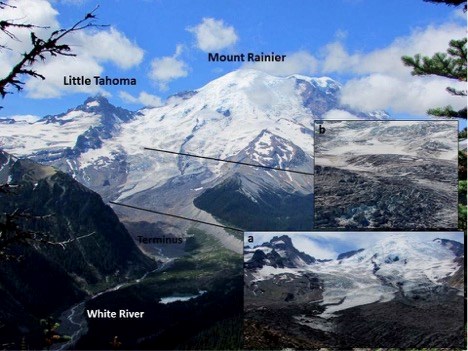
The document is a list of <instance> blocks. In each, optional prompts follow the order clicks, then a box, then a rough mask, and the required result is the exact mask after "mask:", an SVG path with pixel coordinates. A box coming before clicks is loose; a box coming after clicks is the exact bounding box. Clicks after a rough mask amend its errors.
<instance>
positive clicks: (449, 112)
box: [427, 106, 467, 119]
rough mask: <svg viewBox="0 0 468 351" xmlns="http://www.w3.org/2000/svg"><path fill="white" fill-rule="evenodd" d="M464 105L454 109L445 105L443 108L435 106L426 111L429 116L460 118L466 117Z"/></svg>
mask: <svg viewBox="0 0 468 351" xmlns="http://www.w3.org/2000/svg"><path fill="white" fill-rule="evenodd" d="M466 111H467V110H466V107H465V108H464V109H461V110H458V111H456V110H454V109H453V108H452V106H446V107H443V108H440V107H437V108H431V109H429V110H428V111H427V113H428V114H429V115H431V116H435V117H447V118H462V119H466V114H467V112H466Z"/></svg>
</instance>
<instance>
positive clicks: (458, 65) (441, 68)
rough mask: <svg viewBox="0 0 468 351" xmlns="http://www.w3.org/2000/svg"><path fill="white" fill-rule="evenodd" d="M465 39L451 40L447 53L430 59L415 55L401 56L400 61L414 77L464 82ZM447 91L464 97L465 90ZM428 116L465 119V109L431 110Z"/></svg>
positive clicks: (448, 89) (465, 72)
mask: <svg viewBox="0 0 468 351" xmlns="http://www.w3.org/2000/svg"><path fill="white" fill-rule="evenodd" d="M466 41H467V39H466V38H463V39H460V40H451V41H450V43H449V48H448V49H447V53H442V52H438V53H435V54H434V55H433V56H432V57H428V56H421V55H420V54H416V55H415V56H414V57H411V56H403V57H402V58H401V59H402V61H403V63H404V64H405V65H406V66H409V67H412V68H413V71H412V72H411V74H413V75H416V76H425V75H436V76H440V77H446V78H449V79H454V80H458V81H462V82H466V75H467V69H466V65H467V52H466ZM447 91H448V92H449V93H450V94H452V95H455V96H466V90H458V89H455V88H453V87H447ZM427 113H428V114H430V115H432V116H438V117H454V118H463V119H466V114H467V113H466V107H465V108H463V109H461V110H458V111H457V110H454V109H453V108H452V107H451V106H445V107H443V108H440V107H437V108H431V109H429V110H428V111H427Z"/></svg>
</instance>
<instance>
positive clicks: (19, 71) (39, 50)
mask: <svg viewBox="0 0 468 351" xmlns="http://www.w3.org/2000/svg"><path fill="white" fill-rule="evenodd" d="M5 6H9V5H8V4H6V3H4V2H0V9H2V8H4V7H5ZM98 8H99V6H96V7H95V8H94V10H92V11H91V12H89V13H87V14H86V15H85V16H84V17H83V18H82V19H81V20H79V21H78V22H76V23H75V24H74V25H73V26H71V27H70V28H65V29H59V30H56V31H53V32H52V33H51V34H50V36H49V37H48V38H47V39H41V38H39V37H38V36H37V35H36V34H35V33H34V32H31V33H30V38H31V44H32V48H31V49H30V50H29V51H28V52H25V53H24V54H23V55H22V56H23V57H22V59H21V60H20V61H19V62H18V63H17V64H16V65H14V66H13V68H12V69H11V71H10V73H9V74H8V75H7V76H6V77H4V78H3V79H0V95H1V96H2V98H5V96H6V95H7V94H10V93H11V92H10V91H8V87H10V86H11V87H13V88H14V89H16V91H21V90H23V86H24V81H23V80H22V79H21V78H20V77H21V76H29V77H34V78H40V79H42V80H44V79H45V77H44V76H43V75H42V74H40V73H38V72H37V71H35V70H34V69H32V68H30V67H32V66H33V65H34V64H35V63H36V62H37V61H38V60H41V61H44V60H45V59H46V57H47V56H48V55H50V56H76V55H75V54H74V53H72V52H71V48H70V46H69V45H68V44H60V43H59V41H60V40H61V39H63V38H64V37H65V36H67V35H69V34H71V33H73V32H77V31H80V30H83V29H86V28H90V27H106V25H97V24H95V23H94V19H96V15H95V12H96V11H97V9H98ZM2 23H3V27H2ZM11 26H15V27H21V28H27V29H31V28H36V27H38V26H34V25H30V24H24V25H21V24H16V23H14V24H12V22H11V21H0V30H2V31H3V32H5V33H6V34H7V35H9V36H10V37H11V38H12V39H13V38H14V35H13V34H12V33H11V32H9V31H8V30H7V28H8V27H11ZM0 47H4V46H0Z"/></svg>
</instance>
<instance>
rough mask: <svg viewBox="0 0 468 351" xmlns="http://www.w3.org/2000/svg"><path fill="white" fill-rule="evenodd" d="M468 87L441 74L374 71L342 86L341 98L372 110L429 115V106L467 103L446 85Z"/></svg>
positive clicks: (456, 105)
mask: <svg viewBox="0 0 468 351" xmlns="http://www.w3.org/2000/svg"><path fill="white" fill-rule="evenodd" d="M448 85H450V86H457V87H458V88H460V89H463V88H466V85H465V84H463V83H461V82H459V83H458V82H448V80H447V79H443V78H437V77H412V76H410V78H408V79H404V78H399V77H395V76H391V75H387V74H372V75H369V76H366V77H363V78H358V79H352V80H350V81H348V82H347V83H346V84H345V85H344V86H343V90H342V96H341V102H342V103H343V104H347V105H349V106H351V107H353V108H356V109H362V110H364V111H372V110H376V109H387V108H391V109H393V111H395V112H399V113H408V114H412V115H425V114H426V111H427V110H428V109H429V108H433V107H438V106H439V107H443V106H446V105H452V106H453V107H454V108H460V109H461V108H462V107H463V106H466V100H465V99H462V98H460V97H455V96H452V95H451V94H449V93H448V92H447V91H446V90H445V88H446V87H447V86H448Z"/></svg>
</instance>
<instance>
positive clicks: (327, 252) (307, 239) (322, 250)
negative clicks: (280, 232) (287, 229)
mask: <svg viewBox="0 0 468 351" xmlns="http://www.w3.org/2000/svg"><path fill="white" fill-rule="evenodd" d="M290 238H291V240H292V242H293V245H294V247H295V248H296V249H298V250H299V251H302V252H305V253H306V254H308V255H310V256H312V257H314V258H318V259H330V258H336V257H337V256H338V252H336V251H335V250H334V249H333V246H332V245H330V244H328V245H327V244H319V243H317V242H316V241H314V240H313V239H312V238H313V237H311V236H310V235H301V234H291V235H290Z"/></svg>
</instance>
